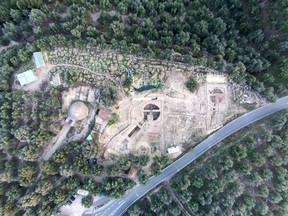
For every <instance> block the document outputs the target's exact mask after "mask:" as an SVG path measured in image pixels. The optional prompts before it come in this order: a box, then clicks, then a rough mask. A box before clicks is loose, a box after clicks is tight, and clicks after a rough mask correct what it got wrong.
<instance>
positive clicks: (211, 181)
mask: <svg viewBox="0 0 288 216" xmlns="http://www.w3.org/2000/svg"><path fill="white" fill-rule="evenodd" d="M287 118H288V111H287V110H285V111H281V112H280V113H277V114H275V115H274V116H273V117H271V118H269V119H266V120H263V121H262V122H260V123H256V124H255V125H252V126H250V128H248V129H244V131H240V132H237V133H236V135H234V137H232V138H229V140H226V141H224V143H222V144H220V145H222V147H218V148H220V149H216V150H215V149H212V150H210V152H209V153H208V154H210V155H212V157H211V156H210V157H209V156H207V157H206V158H204V159H203V158H202V159H200V160H199V159H198V161H195V162H193V164H192V165H189V166H188V167H187V168H185V169H184V170H183V171H181V172H180V173H179V174H178V175H176V176H175V177H174V178H173V179H172V180H171V181H170V186H169V185H168V186H167V184H166V185H165V184H164V185H163V186H162V188H161V189H160V190H159V191H156V192H154V193H152V194H151V195H149V196H148V197H147V198H145V199H144V200H142V201H138V203H136V204H134V206H132V207H131V208H130V209H129V210H128V212H127V213H126V215H131V216H132V215H133V216H138V215H145V216H148V215H169V216H170V215H171V216H172V215H173V216H176V215H199V216H200V215H227V216H228V215H283V216H284V215H287V214H288V196H287V190H288V172H287V166H288V145H287V143H288V121H287ZM211 151H212V152H211ZM147 209H150V210H149V211H147ZM187 212H188V214H187Z"/></svg>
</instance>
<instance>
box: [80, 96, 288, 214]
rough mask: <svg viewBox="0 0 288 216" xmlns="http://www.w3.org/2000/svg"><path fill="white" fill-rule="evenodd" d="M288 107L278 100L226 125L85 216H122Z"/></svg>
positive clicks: (287, 100) (284, 100)
mask: <svg viewBox="0 0 288 216" xmlns="http://www.w3.org/2000/svg"><path fill="white" fill-rule="evenodd" d="M287 107H288V96H286V97H283V98H281V99H279V100H277V102H276V103H272V104H268V105H265V106H263V107H260V108H258V109H256V110H253V111H251V112H249V113H246V114H245V115H243V116H241V117H239V118H237V119H235V120H234V121H232V122H230V123H229V124H227V125H225V126H224V127H222V128H221V129H219V130H218V131H217V132H215V133H214V134H212V135H211V136H209V137H208V138H207V139H205V140H204V141H202V142H201V143H200V144H199V145H197V146H196V147H195V148H194V149H193V150H192V151H191V152H188V153H187V154H185V155H184V156H183V157H181V158H179V159H178V160H176V161H175V162H174V163H172V164H171V165H169V166H168V167H166V168H165V169H164V170H162V172H161V174H160V175H158V176H155V177H152V178H151V179H150V180H149V181H148V182H147V184H146V185H137V186H135V187H134V188H133V189H132V190H130V191H128V192H127V193H126V194H125V195H124V196H123V197H122V198H120V199H117V200H114V201H112V202H110V204H107V206H104V207H103V208H102V209H101V210H99V212H97V213H90V214H88V213H85V214H83V216H120V215H122V214H123V213H124V212H125V211H126V210H127V209H128V208H129V207H130V206H131V205H132V204H133V203H134V202H136V201H137V200H138V199H140V198H141V197H143V196H144V195H145V194H147V193H148V192H149V191H150V190H152V189H153V188H155V187H156V186H157V185H159V184H160V183H162V182H163V181H165V180H166V179H169V178H171V177H172V176H173V175H175V174H176V173H177V172H179V171H180V170H181V169H183V168H184V167H186V166H187V165H188V164H190V163H191V162H192V161H194V160H196V159H197V158H198V157H200V156H201V155H202V154H204V153H205V152H206V151H208V150H209V149H210V148H212V147H213V146H215V145H216V144H218V143H219V142H220V141H222V140H223V139H225V138H226V137H228V136H230V135H231V134H233V133H235V132H236V131H238V130H240V129H241V128H243V127H245V126H247V125H249V124H251V123H253V122H256V121H257V120H259V119H262V118H264V117H266V116H268V115H271V114H273V113H275V112H277V111H279V110H282V109H284V108H287Z"/></svg>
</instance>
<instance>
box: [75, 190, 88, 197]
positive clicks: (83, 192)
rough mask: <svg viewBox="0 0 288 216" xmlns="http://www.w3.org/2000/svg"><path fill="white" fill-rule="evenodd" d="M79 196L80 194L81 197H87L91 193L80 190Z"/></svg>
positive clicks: (78, 191)
mask: <svg viewBox="0 0 288 216" xmlns="http://www.w3.org/2000/svg"><path fill="white" fill-rule="evenodd" d="M77 194H79V195H81V196H87V195H88V194H89V191H87V190H83V189H78V190H77Z"/></svg>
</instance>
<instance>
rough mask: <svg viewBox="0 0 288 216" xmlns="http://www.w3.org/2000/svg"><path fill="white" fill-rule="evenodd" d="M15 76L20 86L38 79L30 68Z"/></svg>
mask: <svg viewBox="0 0 288 216" xmlns="http://www.w3.org/2000/svg"><path fill="white" fill-rule="evenodd" d="M16 76H17V79H18V81H19V82H20V85H21V86H23V85H26V84H29V83H31V82H34V81H35V80H37V79H38V78H37V76H36V75H35V74H34V72H33V71H32V70H28V71H25V72H23V73H20V74H17V75H16Z"/></svg>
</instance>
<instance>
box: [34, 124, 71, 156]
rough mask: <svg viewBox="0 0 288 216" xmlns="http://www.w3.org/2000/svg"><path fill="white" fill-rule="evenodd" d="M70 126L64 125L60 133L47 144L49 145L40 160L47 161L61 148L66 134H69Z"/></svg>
mask: <svg viewBox="0 0 288 216" xmlns="http://www.w3.org/2000/svg"><path fill="white" fill-rule="evenodd" d="M70 128H71V126H70V125H68V124H65V125H64V126H63V128H62V129H61V131H60V132H59V133H58V135H57V136H56V137H54V138H53V140H52V141H51V142H50V143H49V145H48V146H47V147H46V149H45V150H44V152H43V154H42V156H41V157H40V160H42V159H43V160H45V161H47V160H49V158H50V157H51V156H52V155H53V154H54V153H55V151H56V150H57V149H59V148H60V147H61V144H62V142H63V140H64V139H65V138H66V136H67V133H68V132H69V130H70ZM53 143H55V144H53Z"/></svg>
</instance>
